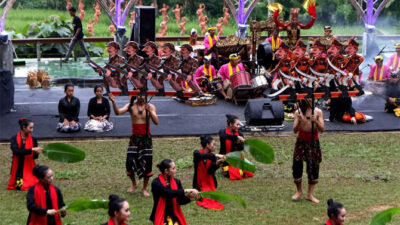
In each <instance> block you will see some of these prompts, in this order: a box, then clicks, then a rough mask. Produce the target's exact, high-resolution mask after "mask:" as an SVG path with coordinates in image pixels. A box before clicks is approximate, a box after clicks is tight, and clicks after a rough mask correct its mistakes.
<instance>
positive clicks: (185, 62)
mask: <svg viewBox="0 0 400 225" xmlns="http://www.w3.org/2000/svg"><path fill="white" fill-rule="evenodd" d="M192 52H193V48H192V46H191V45H189V44H184V45H182V46H181V50H180V53H181V56H182V62H181V64H180V65H179V69H180V70H181V71H182V74H185V75H187V77H186V78H184V77H182V76H178V77H177V79H176V82H177V83H180V84H181V87H182V91H183V90H186V91H190V89H191V90H192V91H194V94H193V96H194V97H196V96H199V95H203V92H202V91H201V89H200V87H199V86H198V85H197V84H196V83H195V82H193V75H194V74H195V72H196V69H197V67H198V65H199V64H198V62H197V60H196V59H194V58H192V57H191V56H190V54H191V53H192ZM180 95H181V94H178V97H179V96H180ZM182 96H183V92H182Z"/></svg>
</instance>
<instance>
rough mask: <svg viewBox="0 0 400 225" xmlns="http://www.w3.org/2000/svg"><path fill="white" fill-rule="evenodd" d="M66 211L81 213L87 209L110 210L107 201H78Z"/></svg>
mask: <svg viewBox="0 0 400 225" xmlns="http://www.w3.org/2000/svg"><path fill="white" fill-rule="evenodd" d="M65 208H66V210H68V211H72V212H80V211H83V210H87V209H108V201H107V200H97V199H93V200H85V199H81V200H76V201H73V202H71V203H70V204H68V205H67V206H66V207H65Z"/></svg>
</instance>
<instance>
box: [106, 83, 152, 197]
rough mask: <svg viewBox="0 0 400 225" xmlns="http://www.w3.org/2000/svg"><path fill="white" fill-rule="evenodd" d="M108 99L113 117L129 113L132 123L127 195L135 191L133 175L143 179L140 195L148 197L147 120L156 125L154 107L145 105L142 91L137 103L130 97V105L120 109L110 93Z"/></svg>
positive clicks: (149, 154)
mask: <svg viewBox="0 0 400 225" xmlns="http://www.w3.org/2000/svg"><path fill="white" fill-rule="evenodd" d="M109 98H110V100H111V102H112V104H113V108H114V113H115V115H122V114H124V113H126V112H129V114H130V115H131V121H132V136H131V139H130V141H129V147H128V152H127V155H126V174H127V175H128V176H129V177H130V179H131V181H132V186H131V187H130V188H129V189H128V190H127V192H128V193H131V192H133V191H134V190H135V189H136V180H135V173H137V175H138V177H139V179H141V178H144V181H143V188H142V193H143V195H144V196H145V197H148V196H150V194H149V193H148V192H147V185H148V183H149V178H150V177H151V176H152V175H153V173H152V172H151V171H152V163H153V146H152V137H151V133H150V123H149V119H151V120H152V121H153V123H154V124H155V125H158V116H157V113H156V107H155V106H154V105H153V104H150V103H147V102H146V100H145V99H146V98H145V92H144V90H143V89H142V90H141V92H140V93H139V95H138V99H137V102H134V101H135V97H131V100H130V103H129V104H126V105H125V106H124V107H122V108H118V106H117V104H116V102H115V99H114V96H113V95H112V94H111V93H110V95H109Z"/></svg>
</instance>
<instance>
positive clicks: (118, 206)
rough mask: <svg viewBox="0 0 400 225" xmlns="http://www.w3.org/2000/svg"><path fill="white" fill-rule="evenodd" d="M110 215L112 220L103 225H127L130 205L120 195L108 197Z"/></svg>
mask: <svg viewBox="0 0 400 225" xmlns="http://www.w3.org/2000/svg"><path fill="white" fill-rule="evenodd" d="M108 200H109V201H108V215H109V216H110V219H109V220H108V222H107V223H105V224H103V225H127V224H126V222H127V221H128V220H129V216H130V215H131V211H130V209H129V203H128V201H126V200H125V199H123V198H120V197H119V196H118V195H110V196H109V197H108Z"/></svg>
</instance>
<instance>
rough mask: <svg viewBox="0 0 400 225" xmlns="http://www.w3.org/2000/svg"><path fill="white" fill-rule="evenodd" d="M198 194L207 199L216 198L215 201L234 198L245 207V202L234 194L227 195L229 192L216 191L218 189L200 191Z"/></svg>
mask: <svg viewBox="0 0 400 225" xmlns="http://www.w3.org/2000/svg"><path fill="white" fill-rule="evenodd" d="M199 195H200V196H201V197H203V198H209V199H212V200H216V201H226V200H230V199H233V200H236V201H237V202H239V203H240V205H242V207H243V208H246V202H245V201H244V200H243V199H242V198H240V197H238V196H235V195H229V194H225V193H223V192H218V191H205V192H200V194H199Z"/></svg>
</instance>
